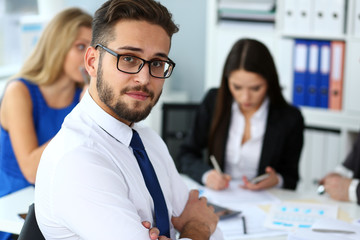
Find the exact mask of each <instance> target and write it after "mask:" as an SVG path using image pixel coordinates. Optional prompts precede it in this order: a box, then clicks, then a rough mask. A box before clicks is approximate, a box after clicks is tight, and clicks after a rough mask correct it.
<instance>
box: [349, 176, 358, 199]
mask: <svg viewBox="0 0 360 240" xmlns="http://www.w3.org/2000/svg"><path fill="white" fill-rule="evenodd" d="M358 184H359V179H353V180H352V181H351V183H350V186H349V200H350V202H357V195H356V188H357V186H358Z"/></svg>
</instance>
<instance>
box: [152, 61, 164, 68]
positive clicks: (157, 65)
mask: <svg viewBox="0 0 360 240" xmlns="http://www.w3.org/2000/svg"><path fill="white" fill-rule="evenodd" d="M151 65H152V66H153V67H156V68H158V67H162V66H164V62H163V61H153V62H151Z"/></svg>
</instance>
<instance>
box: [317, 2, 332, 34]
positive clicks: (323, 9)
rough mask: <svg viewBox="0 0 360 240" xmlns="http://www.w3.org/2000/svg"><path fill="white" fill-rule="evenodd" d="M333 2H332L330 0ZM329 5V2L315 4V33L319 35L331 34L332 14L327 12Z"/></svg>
mask: <svg viewBox="0 0 360 240" xmlns="http://www.w3.org/2000/svg"><path fill="white" fill-rule="evenodd" d="M330 1H332V0H330ZM328 5H329V0H316V1H315V2H314V11H313V14H314V15H313V19H314V26H313V31H314V33H319V34H330V33H331V31H330V27H331V26H329V22H330V17H331V16H330V14H329V11H328V10H327V8H328Z"/></svg>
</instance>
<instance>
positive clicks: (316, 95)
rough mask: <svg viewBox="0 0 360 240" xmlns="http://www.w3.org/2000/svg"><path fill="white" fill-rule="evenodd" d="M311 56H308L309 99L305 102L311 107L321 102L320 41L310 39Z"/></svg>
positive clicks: (307, 88)
mask: <svg viewBox="0 0 360 240" xmlns="http://www.w3.org/2000/svg"><path fill="white" fill-rule="evenodd" d="M308 49H309V58H308V71H307V74H308V79H307V86H306V90H307V95H306V96H307V99H306V102H305V104H306V105H307V106H311V107H317V106H319V104H320V71H319V67H320V66H319V65H320V61H319V59H320V58H319V56H320V44H319V41H315V40H313V41H308Z"/></svg>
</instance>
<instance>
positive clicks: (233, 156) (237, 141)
mask: <svg viewBox="0 0 360 240" xmlns="http://www.w3.org/2000/svg"><path fill="white" fill-rule="evenodd" d="M268 112H269V100H268V98H266V99H265V101H264V102H263V103H262V105H261V106H260V108H259V109H258V110H257V111H256V112H255V114H254V115H253V116H252V117H251V120H250V123H251V127H250V139H249V140H248V141H247V142H245V143H244V144H241V141H242V139H243V136H244V129H245V118H244V115H243V114H242V112H241V111H240V108H239V105H238V104H237V103H236V102H235V101H234V102H233V104H232V108H231V120H230V126H229V135H228V139H227V144H226V153H225V161H226V164H225V173H227V174H229V175H230V176H231V177H232V179H234V180H237V179H241V178H242V177H243V176H246V177H247V178H248V179H251V178H254V177H256V175H257V171H258V166H259V161H260V154H261V149H262V146H263V139H264V135H265V130H266V120H267V116H268Z"/></svg>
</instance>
